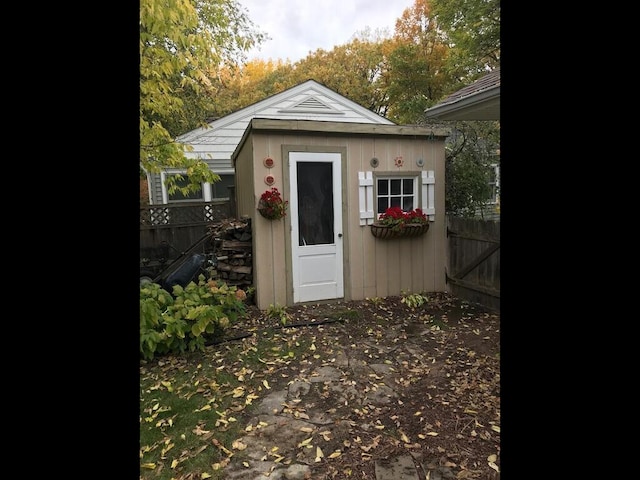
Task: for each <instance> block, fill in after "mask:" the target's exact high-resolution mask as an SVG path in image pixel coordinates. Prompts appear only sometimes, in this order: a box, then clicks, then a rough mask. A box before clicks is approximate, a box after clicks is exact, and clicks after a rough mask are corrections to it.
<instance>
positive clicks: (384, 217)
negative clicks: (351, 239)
mask: <svg viewBox="0 0 640 480" xmlns="http://www.w3.org/2000/svg"><path fill="white" fill-rule="evenodd" d="M427 230H429V219H428V218H427V215H426V214H425V213H424V212H423V211H422V209H420V208H416V209H414V210H410V211H408V212H405V211H404V210H402V209H401V208H400V207H389V208H387V209H386V210H385V212H384V213H383V214H381V215H380V218H379V219H378V221H376V222H373V225H371V234H372V235H373V236H374V237H378V238H397V237H417V236H420V235H422V234H424V233H426V232H427Z"/></svg>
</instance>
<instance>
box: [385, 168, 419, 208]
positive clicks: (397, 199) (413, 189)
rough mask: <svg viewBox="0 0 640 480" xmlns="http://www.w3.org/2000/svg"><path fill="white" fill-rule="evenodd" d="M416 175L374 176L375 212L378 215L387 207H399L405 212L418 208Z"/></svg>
mask: <svg viewBox="0 0 640 480" xmlns="http://www.w3.org/2000/svg"><path fill="white" fill-rule="evenodd" d="M418 199H419V188H418V177H417V176H405V177H400V176H389V177H384V176H380V177H376V213H377V216H379V215H380V214H381V213H384V212H385V210H386V209H387V208H389V207H400V208H401V209H402V210H404V211H405V212H408V211H409V210H413V209H414V208H420V203H419V201H418Z"/></svg>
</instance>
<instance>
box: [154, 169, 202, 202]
mask: <svg viewBox="0 0 640 480" xmlns="http://www.w3.org/2000/svg"><path fill="white" fill-rule="evenodd" d="M167 175H184V176H185V177H188V175H187V172H186V170H166V171H164V172H160V184H161V185H162V203H164V204H169V203H188V202H203V201H204V202H208V201H210V200H211V198H209V199H208V200H207V197H211V189H210V188H209V189H208V190H209V192H208V193H207V186H208V185H209V182H203V183H201V184H200V188H201V192H202V195H201V196H200V199H196V198H187V199H181V200H170V199H169V191H168V190H167V185H166V184H165V181H166V179H167Z"/></svg>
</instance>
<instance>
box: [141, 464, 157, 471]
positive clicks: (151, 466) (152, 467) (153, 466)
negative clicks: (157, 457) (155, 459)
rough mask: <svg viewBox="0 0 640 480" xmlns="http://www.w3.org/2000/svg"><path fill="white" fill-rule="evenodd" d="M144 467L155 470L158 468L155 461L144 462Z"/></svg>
mask: <svg viewBox="0 0 640 480" xmlns="http://www.w3.org/2000/svg"><path fill="white" fill-rule="evenodd" d="M140 466H141V467H142V468H148V469H149V470H153V469H155V468H156V464H155V463H143V464H142V465H140Z"/></svg>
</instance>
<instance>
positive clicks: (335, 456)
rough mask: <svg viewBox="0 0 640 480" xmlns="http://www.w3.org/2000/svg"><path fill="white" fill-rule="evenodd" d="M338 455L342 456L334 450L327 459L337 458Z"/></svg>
mask: <svg viewBox="0 0 640 480" xmlns="http://www.w3.org/2000/svg"><path fill="white" fill-rule="evenodd" d="M340 455H342V452H341V451H340V450H336V451H335V452H333V453H332V454H331V455H329V456H328V457H327V458H338V457H339V456H340Z"/></svg>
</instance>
